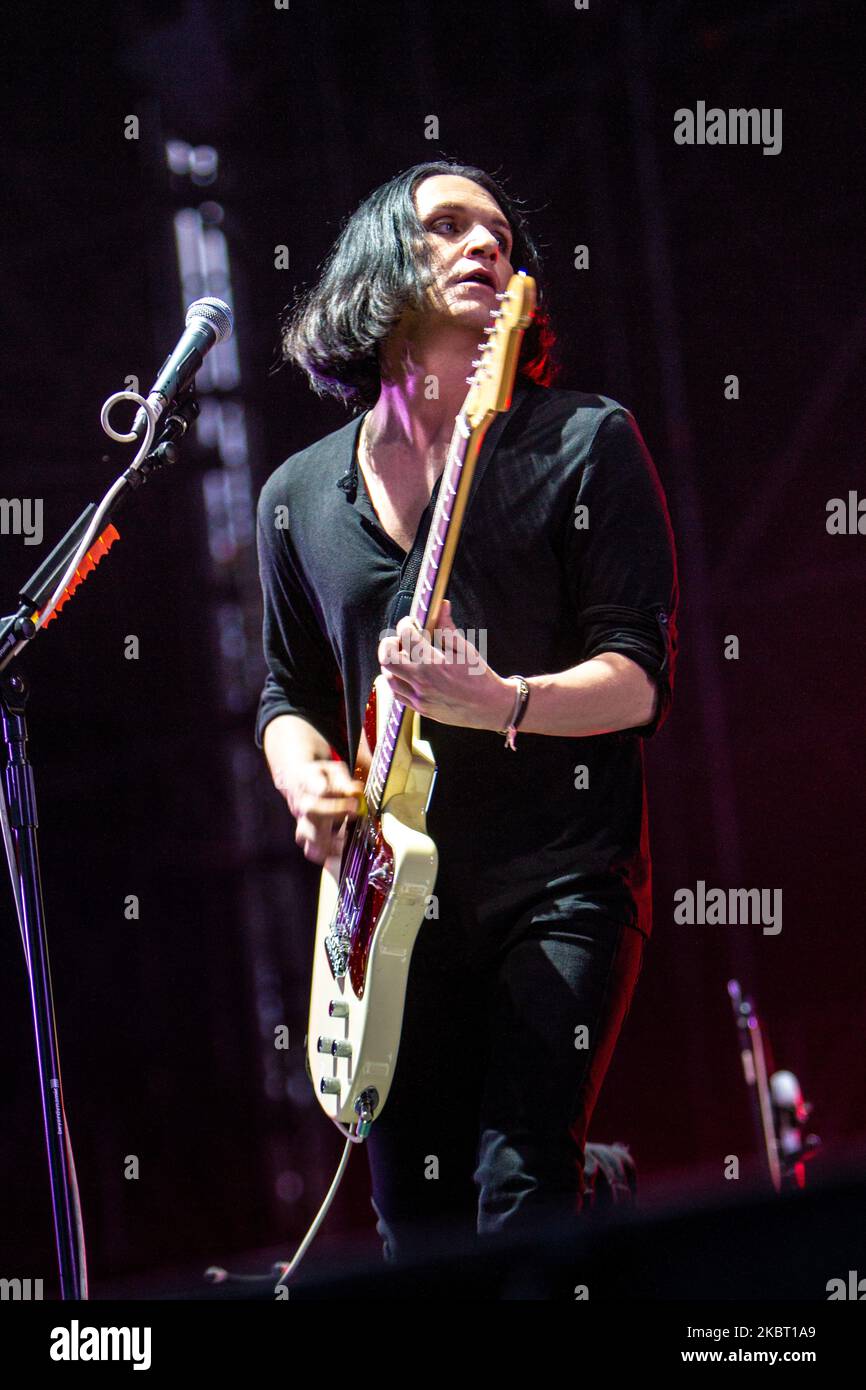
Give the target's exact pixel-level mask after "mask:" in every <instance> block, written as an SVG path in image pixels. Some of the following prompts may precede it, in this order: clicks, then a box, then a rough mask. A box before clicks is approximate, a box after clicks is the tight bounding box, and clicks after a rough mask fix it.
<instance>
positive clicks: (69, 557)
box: [0, 380, 199, 1299]
mask: <svg viewBox="0 0 866 1390" xmlns="http://www.w3.org/2000/svg"><path fill="white" fill-rule="evenodd" d="M194 386H195V381H194V380H193V381H192V382H191V383H190V385H189V386H188V387H187V388H186V389H185V391H184V392H182V393H181V395H179V396H178V398H177V400H176V402H175V404H174V405H173V406H172V408H171V409H170V410H169V412H168V413H167V415H166V416H165V417H164V418H163V420H162V428H161V431H160V434H159V437H158V439H157V442H156V445H155V446H154V448H153V449H152V450H151V449H150V445H151V443H152V441H153V437H154V432H155V429H156V425H157V420H158V417H157V415H156V412H155V410H154V408H153V406H152V405H150V404H149V403H148V402H146V401H144V400H143V398H142V397H141V396H140V395H138V393H136V392H132V391H119V392H117V393H116V394H115V395H114V396H111V397H109V399H108V400H107V401H106V402H105V405H104V406H103V409H102V424H103V428H104V429H105V430H106V432H107V433H108V434H109V435H110V436H111V437H112V438H113V439H116V440H119V441H120V442H124V443H134V442H139V437H138V435H137V434H136V433H135V432H133V433H131V434H118V433H117V432H116V431H115V430H113V429H112V428H111V426H110V425H109V424H108V412H109V411H110V409H111V407H112V405H113V404H114V403H115V402H116V401H118V400H134V401H137V402H138V403H139V404H140V405H141V406H142V408H143V409H145V411H146V415H147V420H146V429H145V430H144V439H143V441H142V442H141V443H140V448H139V452H138V455H137V456H136V459H135V460H134V461H133V463H132V464H130V466H129V468H127V470H126V472H125V473H123V474H122V475H121V477H120V478H119V479H117V481H116V482H115V484H114V485H113V487H112V488H111V489H109V492H108V493H107V494H106V497H105V498H104V499H103V502H102V503H101V504H100V505H99V506H97V504H96V503H93V502H90V503H88V505H87V507H86V508H85V509H84V511H83V512H82V514H81V516H80V517H79V518H78V520H77V521H76V522H75V524H74V525H73V526H72V527H71V528H70V530H69V531H68V532H67V533H66V535H65V536H64V537H63V539H62V540H61V541H60V542H59V543H58V545H57V546H55V548H54V550H53V551H52V552H51V554H50V555H49V556H48V558H47V559H46V560H45V561H44V562H43V564H42V565H41V566H40V567H39V569H38V570H37V571H36V573H35V574H34V575H32V576H31V578H30V579H29V580H28V581H27V583H26V584H25V585H24V588H23V589H22V590H21V591H20V594H19V601H20V606H19V608H18V610H17V612H15V613H13V614H11V615H10V616H9V617H5V618H0V719H2V725H3V741H4V743H5V746H6V766H5V778H4V779H3V781H0V828H2V834H3V841H4V845H5V849H6V858H7V862H8V867H9V876H10V880H11V884H12V894H13V897H14V899H15V910H16V914H17V916H18V921H19V924H20V928H21V938H22V944H23V947H24V960H25V964H26V966H27V974H28V978H29V983H30V1001H31V1008H32V1013H33V1031H34V1036H35V1041H36V1059H37V1070H38V1076H39V1090H40V1097H41V1102H42V1118H43V1123H44V1129H45V1145H46V1150H47V1156H48V1176H49V1183H50V1188H51V1206H52V1214H53V1218H54V1232H55V1240H56V1245H57V1260H58V1267H59V1273H60V1296H61V1298H62V1299H86V1298H87V1296H88V1293H87V1260H86V1253H85V1247H84V1229H83V1223H82V1219H81V1209H80V1205H79V1200H78V1183H77V1179H76V1174H75V1162H74V1158H73V1154H72V1144H71V1141H70V1137H69V1127H68V1124H67V1121H66V1111H65V1108H64V1105H63V1087H62V1084H61V1080H60V1056H59V1047H58V1039H57V1023H56V1020H55V1016H54V999H53V994H52V988H51V970H50V965H49V960H48V940H47V936H46V932H45V913H44V904H43V898H42V881H41V874H40V868H39V847H38V842H37V837H36V829H37V826H38V824H39V822H38V818H37V811H36V785H35V781H34V777H33V768H32V766H31V764H30V762H29V761H28V757H27V741H28V730H27V721H26V717H25V709H26V705H27V699H28V696H29V693H30V687H29V682H28V680H27V678H26V676H24V675H23V674H22V672H21V671H19V670H15V669H13V668H12V667H11V662H12V660H13V658H14V657H15V656H17V654H18V652H19V651H21V649H22V648H23V647H25V646H26V645H27V643H28V642H30V641H32V639H33V638H34V637H35V636H36V633H37V632H39V631H41V629H42V627H43V626H44V624H45V623H46V622H48V621H50V620H51V618H53V617H54V616H55V610H56V609H57V608H58V607H59V606H60V605H61V604H62V603H65V602H66V599H67V598H68V597H70V596H71V593H72V591H73V590H74V589H75V588H76V587H77V585H78V584H79V583H80V582H81V581H82V580H83V579H84V578H86V576H87V574H88V573H89V572H90V570H92V569H93V568H94V566H95V565H96V564H98V563H99V559H101V558H102V556H103V555H104V554H105V553H106V551H107V549H108V548H109V546H110V545H111V544H112V543H113V541H114V540H117V539H119V537H118V533H117V531H116V530H115V528H114V527H113V526H108V528H107V529H106V530H105V531H104V532H103V530H102V523H103V521H105V520H107V519H108V518H109V517H110V516H111V515H112V514H113V513H114V512H116V511H117V510H118V509H119V508H120V507H121V506H122V505H123V503H124V502H125V500H126V498H127V496H128V495H129V493H130V491H134V490H135V489H136V488H138V487H140V486H141V484H142V483H144V482H145V481H146V480H147V479H148V478H149V477H150V476H151V474H152V473H154V472H155V471H157V470H158V469H160V468H162V467H164V466H166V465H170V464H173V463H175V462H176V461H177V458H178V455H179V448H178V446H179V443H180V441H181V440H182V438H183V436H184V435H185V434H186V432H187V430H188V428H189V425H190V424H191V422H192V421H193V420H194V419H195V417H196V416H197V415H198V413H199V405H198V401H197V400H196V399H195V396H194V394H193V392H194ZM85 556H86V561H84V562H83V560H84V557H85ZM82 562H83V563H82ZM79 565H81V569H79ZM73 576H74V578H73ZM61 577H62V578H61ZM46 600H47V602H46ZM40 610H41V611H40ZM35 614H38V621H35V620H34V615H35Z"/></svg>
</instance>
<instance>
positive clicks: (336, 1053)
mask: <svg viewBox="0 0 866 1390" xmlns="http://www.w3.org/2000/svg"><path fill="white" fill-rule="evenodd" d="M351 1055H352V1044H351V1043H350V1042H334V1043H331V1056H332V1057H351Z"/></svg>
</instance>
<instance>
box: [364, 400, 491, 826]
mask: <svg viewBox="0 0 866 1390" xmlns="http://www.w3.org/2000/svg"><path fill="white" fill-rule="evenodd" d="M492 417H493V412H491V414H490V415H489V416H488V417H485V419H484V420H483V421H482V422H481V423H480V424H479V425H478V426H476V427H475V428H474V429H472V428H470V426H469V424H468V423H467V421H466V417H465V415H464V414H463V411H462V410H461V412H460V414H459V415H458V416H457V419H456V420H455V422H454V432H453V434H452V436H451V444H450V446H449V449H448V458H447V460H446V463H445V468H444V470H443V473H442V482H441V484H440V487H439V497H438V499H437V502H436V508H435V510H434V512H433V518H432V520H431V522H430V530H429V532H428V534H427V542H426V545H425V548H424V556H423V559H422V561H421V569H420V571H419V574H418V580H417V583H416V585H415V592H414V594H413V596H412V604H411V607H410V609H409V615H410V617H412V618H414V619H415V621H416V622H417V623H418V626H419V627H421V628H423V629H424V631H426V632H428V633H432V632H433V631H434V629H435V627H436V623H437V621H438V618H439V610H440V608H441V607H442V600H443V599H444V597H445V590H446V588H447V587H448V580H449V579H450V577H451V568H452V566H453V564H454V554H455V551H456V549H457V542H458V540H459V538H460V531H461V529H462V526H463V517H464V513H465V511H466V503H467V501H468V499H469V490H470V488H471V487H472V479H473V477H474V474H475V464H476V462H477V459H478V455H479V453H480V451H481V445H482V444H483V442H484V436H485V434H486V433H487V427H488V425H489V423H490V420H491V419H492ZM406 708H407V707H406V705H404V704H403V702H402V700H398V699H396V698H395V697H393V696H391V697H390V706H389V709H388V714H387V719H386V723H385V728H384V731H383V734H382V736H381V738H380V739H379V741H378V743H377V746H376V754H375V757H374V758H373V762H372V764H371V767H370V775H369V777H368V779H367V786H366V789H365V794H366V797H367V802H368V804H369V805H370V806H371V807H372V808H373V809H374V810H376V811H378V810H379V809H380V807H381V804H382V799H383V794H384V790H385V787H386V785H387V781H388V775H389V773H390V771H391V767H392V765H393V761H394V753H395V750H396V748H397V744H398V740H399V738H400V734H401V731H402V728H403V716H404V714H405V712H406Z"/></svg>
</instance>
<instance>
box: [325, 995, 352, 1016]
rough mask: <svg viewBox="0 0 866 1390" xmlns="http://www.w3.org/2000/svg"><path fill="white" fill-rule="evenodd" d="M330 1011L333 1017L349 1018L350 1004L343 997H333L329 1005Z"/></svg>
mask: <svg viewBox="0 0 866 1390" xmlns="http://www.w3.org/2000/svg"><path fill="white" fill-rule="evenodd" d="M328 1013H329V1014H330V1015H331V1018H348V1017H349V1005H348V1004H346V1003H345V1002H344V1001H343V1000H342V999H332V1000H331V1002H330V1004H329V1005H328Z"/></svg>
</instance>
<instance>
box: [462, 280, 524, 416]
mask: <svg viewBox="0 0 866 1390" xmlns="http://www.w3.org/2000/svg"><path fill="white" fill-rule="evenodd" d="M497 299H499V308H498V309H494V310H493V313H492V314H491V318H492V319H493V320H494V327H493V328H492V330H491V332H490V333H489V334H488V335H487V341H486V342H485V343H484V345H483V347H481V356H480V357H479V359H478V361H477V363H474V364H473V365H474V366H475V373H474V375H473V376H471V377H468V378H467V380H468V381H469V383H470V385H469V394H468V396H467V397H466V400H465V401H464V402H463V414H464V415H465V416H466V419H467V420H468V422H469V424H470V426H471V427H472V429H477V428H478V426H479V425H481V424H482V423H483V422H484V420H485V418H486V417H487V416H488V415H490V414H492V413H494V412H496V411H501V410H507V409H508V407H509V406H510V404H511V392H512V390H513V387H514V377H515V374H516V372H517V359H518V356H519V354H520V344H521V341H522V339H523V333H524V329H526V328H528V327H529V324H530V323H531V322H532V316H533V314H534V313H535V281H534V280H533V278H532V276H531V275H527V274H526V272H525V271H524V270H518V272H517V274H516V275H512V277H511V279H510V280H509V282H508V287H507V289H506V290H505V293H504V294H503V295H501V296H500V295H497ZM479 346H480V345H479Z"/></svg>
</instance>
